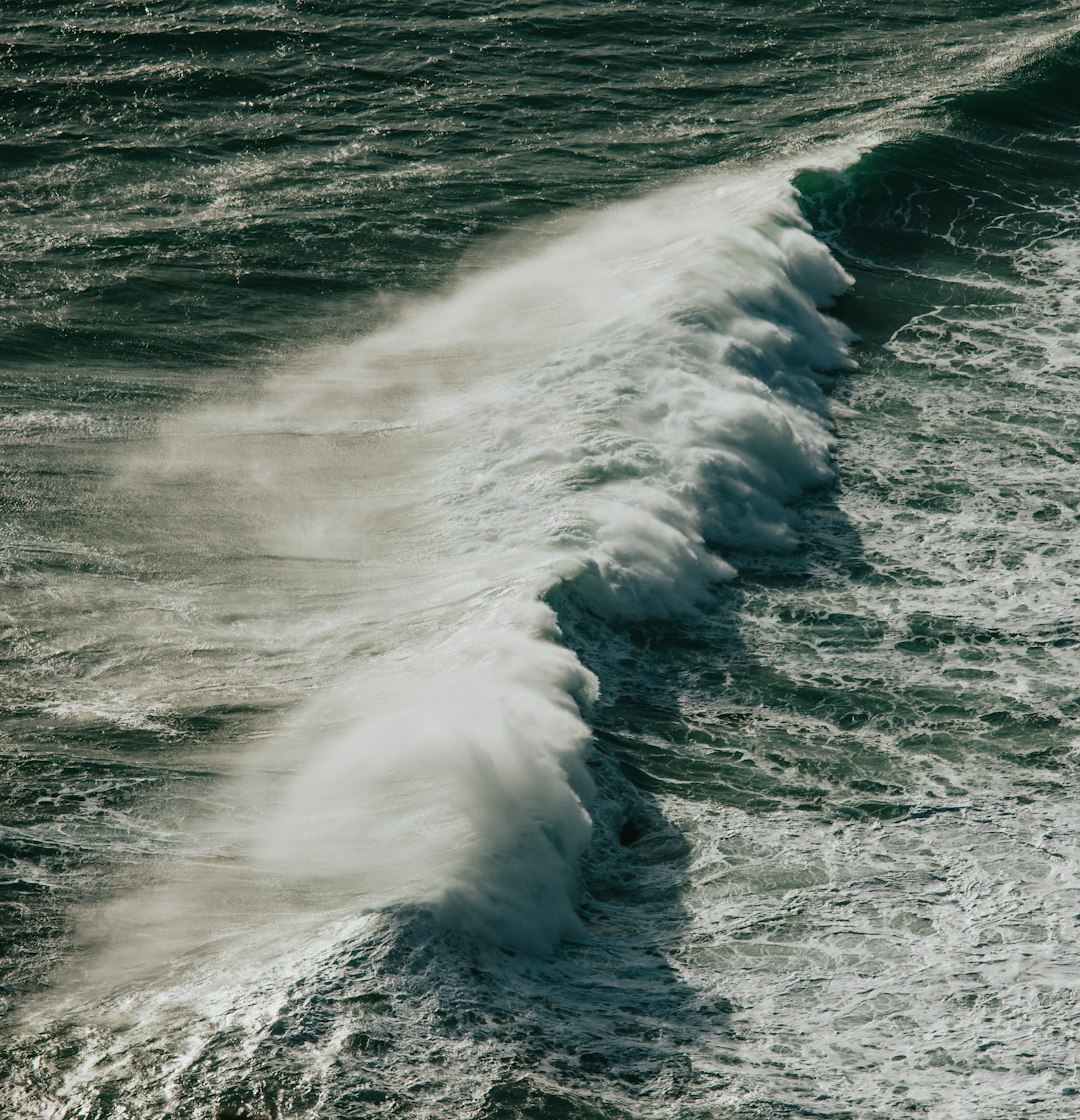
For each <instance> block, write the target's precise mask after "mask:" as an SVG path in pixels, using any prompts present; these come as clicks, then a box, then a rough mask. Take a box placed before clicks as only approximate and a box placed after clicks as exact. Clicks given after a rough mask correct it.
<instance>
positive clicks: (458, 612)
mask: <svg viewBox="0 0 1080 1120" xmlns="http://www.w3.org/2000/svg"><path fill="white" fill-rule="evenodd" d="M846 283H847V278H846V277H845V276H844V274H843V273H842V271H841V270H840V269H839V268H838V267H837V266H836V264H835V263H834V262H833V261H832V259H831V258H830V257H829V255H828V253H827V251H826V250H825V249H824V248H823V247H822V246H821V244H820V243H819V242H817V241H816V240H815V239H814V238H813V237H811V235H810V234H809V233H808V232H807V231H806V229H805V228H804V226H803V223H802V221H801V219H800V218H799V216H798V213H797V209H796V206H795V202H794V199H793V197H792V193H791V190H790V188H789V187H787V186H786V184H785V183H784V181H783V179H782V177H780V176H779V175H778V176H776V177H775V178H773V179H769V178H767V177H766V178H758V179H756V180H746V181H738V180H733V181H730V182H725V183H723V184H722V185H720V186H719V187H717V186H716V185H715V184H701V183H699V184H695V185H693V186H689V187H682V188H679V189H678V190H674V191H670V192H668V193H666V194H662V195H659V196H656V197H653V198H649V199H645V200H642V201H638V202H635V203H630V204H626V205H624V206H621V207H618V208H615V209H613V210H611V211H608V212H605V213H603V214H600V215H597V216H595V217H594V218H592V219H591V220H590V221H588V222H586V223H584V224H581V225H579V226H578V227H577V228H576V229H574V230H573V231H572V232H571V233H570V234H569V235H567V236H565V237H563V238H562V239H558V240H555V241H554V242H553V243H551V244H549V245H547V246H546V247H544V248H542V249H540V250H539V251H534V252H533V253H532V254H530V255H528V256H526V257H524V258H523V259H521V260H518V261H516V262H514V263H511V264H509V265H505V266H501V267H499V268H496V269H495V270H493V271H491V272H488V273H485V274H481V275H479V276H475V277H473V278H471V279H468V280H466V281H465V282H463V283H462V284H461V285H459V286H458V287H457V288H455V289H453V290H452V291H450V292H448V293H446V294H445V295H443V296H441V297H438V298H436V299H433V300H430V301H428V302H426V303H423V304H420V305H418V306H414V307H409V308H405V309H404V310H403V311H402V312H401V314H400V316H399V318H398V319H397V320H396V321H393V322H391V323H390V325H388V326H387V327H386V328H384V329H383V330H381V331H379V332H377V333H376V334H374V335H371V336H369V337H367V338H364V339H362V340H360V341H359V342H357V343H356V344H354V345H352V346H350V347H347V348H345V349H344V350H341V351H338V352H336V353H334V354H332V355H320V356H319V358H318V360H317V361H312V362H310V363H308V364H306V365H305V366H304V367H303V368H302V369H299V370H295V371H293V372H290V373H288V374H286V375H282V376H280V377H277V378H275V379H272V380H271V381H270V382H269V383H268V384H267V386H266V388H265V390H264V392H263V393H262V395H261V397H260V399H259V400H257V401H254V402H244V403H242V404H240V405H237V404H235V403H231V404H228V405H224V406H219V407H216V408H214V409H213V410H211V411H208V412H203V413H200V414H198V415H195V416H190V417H187V418H183V419H181V420H180V421H179V422H178V423H177V425H176V426H175V428H174V430H173V432H172V433H171V434H170V435H168V436H167V437H166V441H165V444H164V446H165V449H166V455H165V460H166V462H167V463H168V464H169V470H170V471H171V472H173V474H174V476H176V477H178V478H179V479H181V480H182V481H184V482H185V484H188V485H190V486H191V487H192V496H193V498H194V502H195V503H202V502H203V501H205V499H206V496H207V495H209V494H212V493H213V492H214V491H215V490H216V489H217V488H220V487H226V488H230V489H231V490H232V491H233V493H234V494H238V495H239V499H238V500H237V501H236V502H235V504H233V505H232V506H231V508H232V509H233V510H240V511H244V512H246V516H247V517H248V526H247V531H248V532H249V533H250V534H252V539H253V540H254V539H261V541H262V547H263V548H264V549H266V550H268V551H270V552H272V553H275V554H287V555H289V556H290V557H292V558H294V559H296V558H301V559H302V558H303V557H305V556H306V557H307V558H308V559H309V560H311V561H314V560H317V559H335V560H343V559H344V560H347V561H349V564H350V567H349V568H348V570H347V578H348V579H351V580H353V581H354V582H355V587H354V590H353V594H352V596H351V598H349V599H348V601H346V602H343V601H342V598H341V594H340V593H341V588H342V583H341V580H342V574H341V573H340V572H337V571H336V570H335V571H332V572H330V573H329V574H327V573H326V572H325V571H324V570H322V569H320V568H318V567H316V566H313V565H311V564H308V565H307V566H306V567H304V568H303V578H304V580H305V581H307V582H308V584H309V587H308V590H309V591H310V590H311V587H312V585H316V586H317V584H318V581H320V580H325V581H326V588H325V590H326V596H327V606H326V607H325V608H324V609H327V610H333V611H334V612H336V613H337V615H338V621H339V625H340V626H341V628H342V632H343V633H352V634H353V635H354V641H355V640H356V636H358V635H361V634H362V635H363V643H364V645H365V647H366V649H367V650H368V653H367V654H366V655H362V656H359V657H358V658H357V659H354V662H353V663H352V664H348V663H341V664H339V666H338V669H337V683H335V684H333V685H332V686H331V687H329V688H327V689H322V690H319V691H317V692H316V693H315V695H313V697H312V698H311V699H310V701H308V702H306V703H305V704H304V705H302V706H301V708H300V709H299V710H298V711H297V712H296V713H294V715H293V716H292V717H291V718H290V720H289V722H288V724H287V726H286V727H285V728H284V729H283V731H282V732H281V733H280V734H279V735H278V736H276V737H274V739H273V742H272V744H271V745H270V746H269V747H266V748H265V749H260V750H255V751H254V752H253V753H252V754H251V755H250V756H249V758H248V765H249V767H250V768H251V769H252V770H263V771H265V770H268V769H269V770H272V771H273V773H274V774H275V775H276V777H275V779H274V781H273V782H272V783H270V785H268V786H266V787H265V788H264V789H263V790H262V792H260V793H259V794H258V795H253V796H252V797H249V798H248V800H249V801H251V802H253V803H256V804H258V805H259V806H260V808H259V809H258V811H257V813H256V814H255V815H256V816H257V818H259V819H257V820H256V821H254V822H253V823H252V824H251V825H250V826H244V827H246V828H248V829H249V835H248V841H247V842H248V843H249V844H250V849H251V857H252V858H253V859H254V860H255V861H256V863H258V864H259V866H260V867H262V868H263V869H265V868H266V867H267V866H268V865H269V866H273V867H275V868H276V869H277V870H278V871H279V872H280V873H281V874H295V875H297V876H299V877H301V878H303V879H305V880H306V881H307V882H308V884H309V886H310V884H311V883H313V882H318V881H319V880H320V879H326V880H328V881H333V883H334V893H335V897H340V892H341V890H342V887H343V884H344V883H346V882H348V883H349V884H350V889H351V890H352V892H353V893H354V894H355V896H356V898H357V900H358V904H360V905H363V904H368V905H377V904H385V903H386V902H387V901H389V900H407V899H410V898H411V899H412V900H417V899H424V900H427V901H429V902H430V903H432V904H433V905H437V906H440V907H441V908H442V911H443V912H444V913H445V914H446V915H447V918H448V920H451V921H452V922H453V923H454V924H457V925H461V926H464V927H466V928H468V929H470V930H472V931H473V932H474V933H478V934H481V935H482V936H486V937H488V938H490V939H492V940H494V941H496V942H497V943H502V944H508V945H513V946H517V947H529V948H534V949H535V948H541V947H543V946H545V945H550V944H551V943H552V940H553V939H557V938H559V937H561V936H566V935H568V934H572V933H573V932H574V931H575V929H576V928H577V927H576V919H575V918H574V895H575V880H576V866H577V858H578V856H579V854H580V852H581V850H582V847H583V845H584V844H585V842H586V840H587V837H588V816H587V810H586V806H587V803H588V796H589V783H588V781H587V779H586V777H585V775H584V771H583V769H582V759H583V756H584V752H585V750H586V746H587V743H588V731H587V728H586V725H585V724H584V723H583V722H582V716H581V704H582V703H583V702H587V698H588V696H589V694H590V692H591V691H592V689H593V687H594V686H593V684H592V683H591V678H590V677H589V674H588V673H587V672H586V671H585V670H584V669H583V668H582V667H581V665H580V664H578V663H577V660H576V658H574V656H573V655H572V654H571V653H570V652H569V651H567V650H566V649H564V648H562V647H561V646H560V645H559V644H558V631H557V628H556V626H555V622H554V618H553V616H552V613H551V611H550V609H549V608H547V607H545V606H542V605H541V604H540V603H538V602H537V597H538V596H539V595H541V594H542V593H543V592H545V591H547V590H549V589H550V588H552V587H553V586H554V585H556V584H560V583H565V582H566V581H569V586H571V587H572V588H573V589H574V594H576V596H577V597H578V599H579V601H580V602H581V603H582V604H583V605H585V606H586V607H587V608H588V609H591V610H593V611H596V612H598V613H600V614H604V615H609V616H612V617H618V618H625V619H638V620H643V619H649V618H662V617H670V616H672V615H677V614H681V613H685V612H688V611H693V610H695V609H696V608H697V607H699V606H700V605H702V604H703V603H704V602H706V601H707V599H708V597H709V595H710V588H711V587H712V586H713V585H714V584H715V583H716V582H718V581H722V580H725V579H727V578H730V576H731V575H732V573H733V569H732V568H731V566H730V564H729V563H728V562H727V561H726V560H725V559H724V558H723V551H724V550H725V549H729V548H733V547H746V546H749V547H753V548H755V549H759V550H760V549H762V548H765V549H769V548H774V549H787V548H790V547H791V546H792V544H793V543H794V541H795V539H796V537H795V532H794V523H793V519H792V515H791V513H790V511H789V509H788V506H787V503H788V502H789V501H790V499H791V498H792V497H793V496H795V495H796V494H798V493H799V492H800V491H801V490H803V489H804V488H805V487H807V486H808V485H812V484H815V483H821V482H824V481H826V480H827V479H828V478H829V477H830V473H829V472H830V468H829V448H830V440H831V435H830V421H829V416H828V408H827V405H826V399H825V396H824V394H823V392H822V388H823V380H822V379H823V374H824V372H825V371H828V370H831V369H835V368H837V367H838V366H843V365H845V364H847V362H848V359H847V357H846V343H847V336H846V334H845V331H844V329H843V328H841V327H840V326H839V325H838V324H837V323H836V322H835V321H833V320H831V319H829V318H827V317H825V316H824V315H823V314H822V313H821V312H820V311H819V310H818V307H819V305H822V304H826V303H828V302H829V300H830V299H831V298H832V297H833V296H835V295H836V294H838V293H839V292H840V291H842V290H843V288H844V286H845V284H846ZM191 504H192V503H191V502H190V501H188V500H184V501H183V503H182V510H183V513H184V516H190V515H189V514H188V510H189V508H190V506H191ZM199 518H200V520H199V524H200V525H201V526H202V527H203V530H204V531H206V532H209V533H213V532H215V531H219V532H220V531H221V530H222V528H225V529H227V531H228V532H229V533H230V534H232V533H235V532H236V531H237V525H236V523H235V522H234V521H232V520H231V519H230V520H229V522H228V523H227V525H226V526H223V527H222V526H217V527H215V525H214V523H213V520H212V519H211V520H210V521H208V520H207V519H206V517H205V514H201V515H199ZM717 549H719V550H720V551H719V552H718V551H717ZM309 606H310V603H309ZM316 609H318V604H317V602H316ZM252 780H253V781H254V779H252ZM267 821H269V822H270V823H269V825H267V823H266V822H267ZM241 846H243V845H242V844H241ZM365 900H366V903H365Z"/></svg>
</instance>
